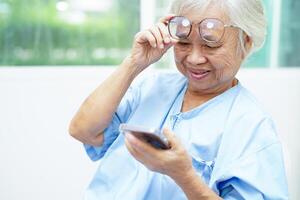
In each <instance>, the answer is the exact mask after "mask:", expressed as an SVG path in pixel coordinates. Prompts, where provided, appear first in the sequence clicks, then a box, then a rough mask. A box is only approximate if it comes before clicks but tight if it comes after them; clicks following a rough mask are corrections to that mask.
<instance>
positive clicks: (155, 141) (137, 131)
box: [119, 124, 171, 149]
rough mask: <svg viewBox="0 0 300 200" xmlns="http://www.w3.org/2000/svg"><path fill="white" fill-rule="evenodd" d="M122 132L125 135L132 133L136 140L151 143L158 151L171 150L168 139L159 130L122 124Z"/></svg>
mask: <svg viewBox="0 0 300 200" xmlns="http://www.w3.org/2000/svg"><path fill="white" fill-rule="evenodd" d="M119 130H120V132H122V133H123V134H126V133H131V134H133V135H134V136H135V137H136V138H138V139H140V140H142V141H144V142H147V143H149V144H150V145H152V146H153V147H155V148H157V149H170V148H171V146H170V145H169V142H168V140H167V138H166V137H165V136H164V135H163V133H162V131H161V130H159V129H153V128H145V127H140V126H133V125H129V124H121V125H120V126H119Z"/></svg>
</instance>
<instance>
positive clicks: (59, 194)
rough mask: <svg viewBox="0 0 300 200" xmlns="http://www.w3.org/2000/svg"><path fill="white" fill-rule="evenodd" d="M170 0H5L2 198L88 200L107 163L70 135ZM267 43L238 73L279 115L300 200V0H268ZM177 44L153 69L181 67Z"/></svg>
mask: <svg viewBox="0 0 300 200" xmlns="http://www.w3.org/2000/svg"><path fill="white" fill-rule="evenodd" d="M169 3H170V0H130V1H125V0H63V1H58V0H0V199H3V200H17V199H21V198H22V199H31V200H35V199H36V200H37V199H43V200H48V199H49V200H50V199H51V200H53V199H72V200H79V199H82V193H83V192H84V189H85V188H86V187H87V185H88V184H89V182H90V180H91V178H92V176H93V174H94V173H95V170H96V168H97V166H98V164H99V163H98V162H91V161H90V160H89V159H88V158H87V156H86V155H85V152H84V150H83V147H82V145H81V144H80V143H79V142H77V141H75V140H73V139H72V138H71V137H70V136H69V135H68V132H67V130H68V124H69V121H70V120H71V118H72V116H73V115H74V114H75V112H76V110H77V109H78V107H79V105H80V104H81V102H82V101H83V100H84V99H85V97H86V96H87V95H88V94H89V93H90V92H91V91H92V90H93V89H94V88H95V87H96V86H97V85H98V84H99V83H100V82H101V81H102V80H103V79H104V78H105V77H107V76H108V75H109V74H110V73H111V72H112V71H113V70H114V68H115V67H116V66H117V65H118V64H119V63H120V62H121V61H122V60H123V58H124V57H125V56H126V55H127V54H128V52H129V51H130V47H131V44H132V40H133V37H134V35H135V33H136V32H138V31H139V30H140V29H144V28H147V27H149V26H150V25H152V24H153V23H155V22H156V21H157V20H158V19H159V18H160V17H162V16H163V15H165V14H166V13H168V5H169ZM264 4H265V10H266V12H267V18H268V35H267V40H266V43H265V46H264V48H262V49H261V50H260V51H259V52H256V53H255V54H254V55H252V57H250V58H249V59H248V61H247V62H245V63H244V66H243V67H242V69H241V70H240V72H239V74H238V77H239V79H240V81H241V82H242V84H244V85H245V86H246V87H247V88H249V89H250V90H251V91H252V92H253V93H254V94H255V95H256V96H257V97H258V99H259V100H260V101H261V102H262V103H263V104H264V105H265V107H266V108H267V110H268V111H269V112H270V113H271V115H272V116H273V118H274V120H275V122H276V125H277V129H278V132H279V136H280V138H281V139H282V142H283V146H284V154H285V162H286V168H287V175H288V182H289V188H290V194H291V199H292V200H298V199H300V191H299V189H298V188H299V185H300V172H299V170H298V169H299V168H300V161H299V159H298V156H299V155H300V147H299V145H298V143H297V141H299V137H300V136H299V134H300V123H299V122H300V112H299V111H300V55H299V52H300V45H299V44H300V21H299V17H298V16H299V12H300V1H297V0H284V1H283V0H264ZM172 60H173V57H172V52H171V51H169V52H168V53H167V55H165V56H164V58H163V59H161V60H160V61H159V62H158V63H156V64H155V65H154V66H153V67H152V68H151V70H153V71H166V70H167V71H169V70H174V68H175V67H174V63H173V61H172Z"/></svg>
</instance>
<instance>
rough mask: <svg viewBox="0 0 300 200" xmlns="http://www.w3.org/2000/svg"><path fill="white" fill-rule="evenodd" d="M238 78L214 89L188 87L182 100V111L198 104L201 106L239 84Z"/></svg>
mask: <svg viewBox="0 0 300 200" xmlns="http://www.w3.org/2000/svg"><path fill="white" fill-rule="evenodd" d="M237 83H238V80H237V79H233V80H231V81H229V82H228V84H223V85H222V86H221V87H219V88H217V89H214V91H195V90H192V89H190V88H189V87H188V89H187V91H186V93H185V95H184V100H183V102H182V108H181V111H182V112H186V111H188V110H191V109H193V108H195V107H197V106H200V105H201V104H203V103H205V102H207V101H208V100H210V99H212V98H214V97H216V96H218V95H219V94H222V93H223V92H225V91H226V90H228V89H230V88H232V87H234V86H235V85H237Z"/></svg>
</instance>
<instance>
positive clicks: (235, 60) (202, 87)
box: [174, 6, 242, 93]
mask: <svg viewBox="0 0 300 200" xmlns="http://www.w3.org/2000/svg"><path fill="white" fill-rule="evenodd" d="M183 16H184V17H186V18H188V19H189V20H190V21H191V22H192V23H193V24H194V25H193V28H192V31H191V33H190V35H189V37H188V38H187V39H183V40H180V41H179V42H178V43H177V44H175V46H174V55H175V62H176V66H177V68H178V70H179V71H180V72H181V73H182V74H183V75H185V76H186V77H187V78H188V80H189V90H192V91H195V92H208V93H214V92H218V91H222V90H224V89H225V88H228V87H229V86H230V85H231V84H232V81H233V79H234V77H235V75H236V73H237V71H238V69H239V67H240V65H241V63H242V54H241V53H238V52H239V51H237V48H238V45H239V29H238V28H226V29H225V33H224V36H223V38H222V40H221V41H220V43H221V45H217V47H212V46H210V45H207V43H205V41H203V40H202V39H201V37H200V36H199V30H198V23H199V22H200V21H202V20H203V19H205V18H217V19H220V20H221V21H223V23H224V24H230V22H229V18H228V17H227V16H226V14H225V13H224V12H223V11H222V10H220V9H218V8H216V7H211V6H210V7H208V9H206V10H205V12H199V11H198V12H195V11H192V12H191V11H189V12H185V13H183ZM222 88H224V89H222Z"/></svg>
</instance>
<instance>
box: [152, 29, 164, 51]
mask: <svg viewBox="0 0 300 200" xmlns="http://www.w3.org/2000/svg"><path fill="white" fill-rule="evenodd" d="M150 32H151V33H152V34H153V36H154V37H155V39H156V44H157V46H158V47H159V48H160V49H163V48H164V43H163V37H162V35H161V33H160V30H159V28H158V27H157V26H153V27H152V28H150Z"/></svg>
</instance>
